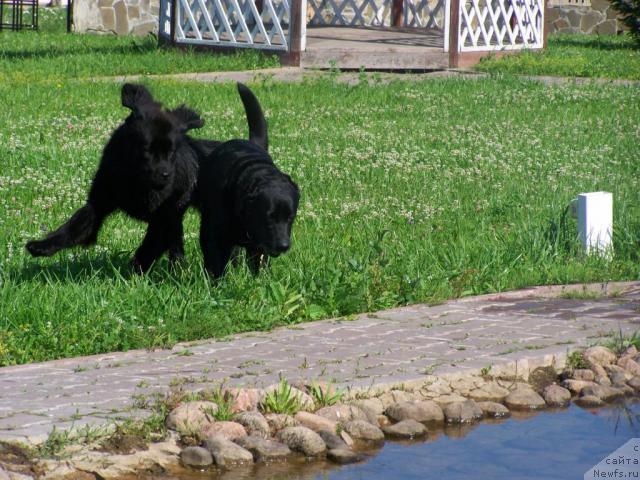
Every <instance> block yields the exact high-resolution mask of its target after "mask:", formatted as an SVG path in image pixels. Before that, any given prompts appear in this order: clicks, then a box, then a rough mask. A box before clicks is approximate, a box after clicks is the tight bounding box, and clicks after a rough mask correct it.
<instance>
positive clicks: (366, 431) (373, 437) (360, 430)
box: [342, 420, 384, 442]
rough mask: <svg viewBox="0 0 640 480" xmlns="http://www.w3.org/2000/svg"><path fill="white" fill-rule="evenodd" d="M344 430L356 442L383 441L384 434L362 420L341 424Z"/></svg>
mask: <svg viewBox="0 0 640 480" xmlns="http://www.w3.org/2000/svg"><path fill="white" fill-rule="evenodd" d="M342 426H343V428H344V430H345V431H346V432H347V433H348V434H349V435H351V436H352V437H353V438H355V439H357V440H364V441H367V442H379V441H381V440H384V433H382V430H380V429H379V428H378V427H376V426H375V425H371V424H370V423H369V422H367V421H364V420H352V421H350V422H345V423H344V424H342Z"/></svg>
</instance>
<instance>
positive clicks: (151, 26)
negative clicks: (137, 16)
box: [131, 20, 158, 36]
mask: <svg viewBox="0 0 640 480" xmlns="http://www.w3.org/2000/svg"><path fill="white" fill-rule="evenodd" d="M157 30H158V21H157V20H148V21H146V22H142V23H138V24H137V25H135V26H134V27H133V28H132V29H131V33H132V34H133V35H138V36H141V35H147V34H148V33H154V32H156V31H157Z"/></svg>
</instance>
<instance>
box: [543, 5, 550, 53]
mask: <svg viewBox="0 0 640 480" xmlns="http://www.w3.org/2000/svg"><path fill="white" fill-rule="evenodd" d="M549 1H550V0H544V16H543V20H542V21H543V23H542V48H545V49H546V48H547V37H548V36H549V27H551V25H550V24H549V23H548V21H547V18H549Z"/></svg>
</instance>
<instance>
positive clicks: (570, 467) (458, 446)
mask: <svg viewBox="0 0 640 480" xmlns="http://www.w3.org/2000/svg"><path fill="white" fill-rule="evenodd" d="M634 437H640V402H639V401H637V400H635V401H626V402H620V403H617V404H613V405H610V406H607V407H603V408H599V409H582V408H579V407H576V406H575V405H571V406H570V407H569V408H567V409H563V410H555V411H554V410H545V411H541V412H535V413H516V414H515V415H514V416H513V417H512V418H510V419H507V420H493V421H484V422H482V423H479V424H475V425H469V426H462V427H460V426H458V427H447V428H445V429H441V430H440V431H433V433H431V434H430V436H429V439H428V440H426V441H421V442H408V443H402V442H387V443H386V444H385V445H384V447H383V448H382V449H379V450H376V451H370V452H367V454H368V455H369V456H368V458H367V459H366V460H365V461H363V462H361V463H357V464H353V465H348V466H343V467H338V466H335V465H333V464H330V463H328V462H318V461H311V462H306V461H302V460H300V461H297V462H296V461H293V462H289V463H287V464H280V465H269V466H252V467H247V468H244V469H243V468H240V469H234V470H232V471H228V472H217V473H216V472H211V471H210V472H207V473H196V472H194V473H189V474H186V475H180V476H179V477H171V478H173V479H177V478H179V479H190V480H199V479H205V478H207V479H225V480H226V479H239V480H243V479H247V480H248V479H273V480H275V479H308V480H312V479H313V480H316V479H317V480H355V479H366V480H376V479H379V480H383V479H384V480H387V479H392V478H398V479H403V480H414V479H415V480H418V479H419V480H428V479H437V480H462V479H465V480H467V479H470V478H477V479H490V480H502V479H504V480H524V479H544V480H555V479H558V480H567V479H582V478H583V476H584V474H585V472H586V471H587V470H589V469H590V468H591V467H593V466H594V465H595V464H597V463H598V462H600V461H601V460H602V459H603V458H604V457H606V456H607V455H609V454H610V453H612V452H613V451H615V450H616V449H617V448H619V447H620V446H622V445H623V444H624V443H626V442H627V441H628V440H629V439H631V438H634ZM639 477H640V474H639ZM156 478H157V477H156Z"/></svg>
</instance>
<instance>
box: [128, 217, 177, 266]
mask: <svg viewBox="0 0 640 480" xmlns="http://www.w3.org/2000/svg"><path fill="white" fill-rule="evenodd" d="M169 231H170V229H169ZM167 233H168V230H167V221H166V219H157V218H156V219H153V220H151V221H150V222H149V227H148V228H147V233H146V235H145V236H144V240H142V244H141V245H140V246H139V247H138V249H137V250H136V254H135V255H134V257H133V260H131V265H132V266H133V268H134V270H135V271H136V272H137V273H145V272H147V271H148V270H149V269H150V268H151V265H153V262H155V261H156V260H157V259H158V258H160V257H161V256H162V254H163V253H164V252H166V251H167V249H168V248H169V236H168V235H167Z"/></svg>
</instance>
